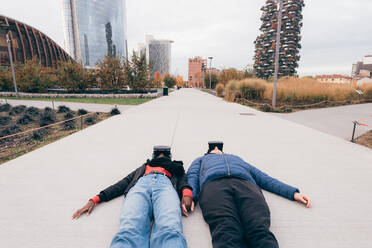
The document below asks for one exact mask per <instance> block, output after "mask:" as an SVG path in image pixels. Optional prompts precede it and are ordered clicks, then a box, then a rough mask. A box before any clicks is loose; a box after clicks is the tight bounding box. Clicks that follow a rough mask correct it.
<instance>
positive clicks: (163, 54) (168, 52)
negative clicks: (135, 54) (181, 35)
mask: <svg viewBox="0 0 372 248" xmlns="http://www.w3.org/2000/svg"><path fill="white" fill-rule="evenodd" d="M172 43H173V41H171V40H156V39H155V38H154V37H153V36H152V35H147V36H146V48H143V46H142V48H141V53H143V52H146V61H147V63H148V64H150V65H151V66H152V73H151V75H152V76H154V75H155V73H156V72H157V71H159V72H160V73H161V74H162V75H164V74H166V73H168V74H169V73H171V64H172Z"/></svg>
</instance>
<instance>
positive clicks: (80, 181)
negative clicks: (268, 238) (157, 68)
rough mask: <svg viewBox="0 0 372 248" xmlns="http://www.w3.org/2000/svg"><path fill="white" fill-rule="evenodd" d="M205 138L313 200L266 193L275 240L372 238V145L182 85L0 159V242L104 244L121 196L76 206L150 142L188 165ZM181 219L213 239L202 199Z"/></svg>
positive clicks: (190, 232)
mask: <svg viewBox="0 0 372 248" xmlns="http://www.w3.org/2000/svg"><path fill="white" fill-rule="evenodd" d="M209 140H223V141H224V142H225V147H224V150H225V152H226V153H234V154H237V155H240V156H241V157H242V158H243V159H245V160H246V161H247V162H250V163H251V164H253V165H255V166H256V167H258V168H259V169H261V170H263V171H265V172H267V173H268V174H270V175H271V176H273V177H276V178H278V179H281V180H282V181H284V182H286V183H288V184H290V185H293V186H296V187H298V188H299V189H300V190H301V192H303V193H305V194H307V195H308V196H309V197H310V198H311V200H312V203H313V206H312V208H310V209H306V208H305V207H303V206H302V205H300V204H298V203H296V202H292V201H289V200H286V199H284V198H281V197H279V196H276V195H273V194H271V193H268V192H266V191H264V195H265V198H266V200H267V202H268V204H269V206H270V209H271V216H272V228H271V230H272V231H273V232H274V234H275V235H276V237H277V239H278V241H279V244H280V246H281V247H285V248H299V247H301V248H313V247H319V248H350V247H358V248H368V247H370V246H371V242H372V235H371V234H372V232H371V227H372V211H371V205H372V199H371V197H370V195H371V192H370V190H371V188H372V181H371V178H372V151H371V150H370V149H368V148H365V147H363V146H360V145H357V144H353V143H351V142H347V141H345V140H342V139H340V138H338V137H334V136H331V135H329V134H325V133H322V132H320V131H317V130H315V129H311V128H308V127H305V126H303V125H300V124H296V123H294V122H290V121H287V120H284V119H281V118H278V117H277V116H274V115H271V114H268V113H262V112H259V111H256V110H254V109H252V108H249V107H246V106H242V105H239V104H235V103H228V102H224V101H223V100H221V99H220V98H216V97H214V96H212V95H210V94H207V93H204V92H200V91H197V90H194V89H182V90H179V91H175V92H174V93H172V94H171V95H170V96H168V97H161V98H158V99H155V100H152V101H150V102H147V103H144V104H142V105H139V106H134V107H131V108H129V109H127V110H125V111H123V112H122V114H121V115H118V116H114V117H112V118H109V119H108V120H105V121H103V122H100V123H98V124H96V125H94V126H92V127H89V128H87V129H84V130H82V131H80V132H78V133H75V134H73V135H71V136H68V137H66V138H64V139H62V140H59V141H57V142H55V143H52V144H50V145H47V146H45V147H43V148H40V149H38V150H36V151H33V152H31V153H29V154H26V155H24V156H22V157H19V158H17V159H14V160H12V161H10V162H8V163H6V164H4V165H0V196H1V200H0V210H1V211H0V223H1V224H0V247H7V248H18V247H27V248H51V247H53V248H66V247H76V248H85V247H87V248H88V247H89V248H92V247H97V248H102V247H108V246H109V243H110V242H111V239H112V237H113V235H114V234H115V233H116V232H117V231H118V227H119V213H120V208H121V205H122V201H123V197H119V198H117V199H115V200H112V201H111V202H108V203H103V204H99V205H98V206H97V207H96V209H95V210H94V211H93V213H92V214H91V215H90V216H89V217H87V216H82V217H81V218H80V219H78V220H72V219H71V216H72V214H73V212H74V211H75V210H76V209H78V208H80V207H82V206H83V205H84V204H85V203H86V202H87V200H88V199H89V198H90V197H92V196H94V195H95V194H97V193H99V191H100V190H102V189H104V188H106V187H107V186H109V185H111V184H113V183H116V182H117V181H118V180H120V179H122V178H123V177H124V176H126V175H127V174H128V173H130V172H131V171H133V170H134V169H136V168H137V167H139V166H140V165H141V164H142V163H143V162H145V160H146V158H149V157H150V156H151V153H152V147H153V146H154V145H158V144H161V145H170V146H172V149H173V158H174V159H177V160H183V161H184V164H185V167H186V168H188V167H189V165H190V164H191V162H192V161H193V159H195V158H196V157H198V156H201V155H203V154H204V153H205V152H206V150H207V142H208V141H209ZM183 223H184V232H185V235H186V238H187V242H188V247H190V248H200V247H203V248H208V247H212V246H211V239H210V234H209V230H208V226H207V225H206V224H205V222H204V220H203V218H202V215H201V211H200V209H199V207H197V209H196V211H195V212H194V213H193V214H192V215H191V216H190V217H188V218H185V217H184V219H183Z"/></svg>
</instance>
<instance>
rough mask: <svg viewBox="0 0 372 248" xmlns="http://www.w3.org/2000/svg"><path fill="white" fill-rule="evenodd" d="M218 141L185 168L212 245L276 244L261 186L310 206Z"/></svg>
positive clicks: (251, 247)
mask: <svg viewBox="0 0 372 248" xmlns="http://www.w3.org/2000/svg"><path fill="white" fill-rule="evenodd" d="M222 148H223V143H222V142H213V141H211V142H209V149H208V152H207V154H205V155H204V156H202V157H199V158H197V159H195V160H194V161H193V162H192V164H191V166H190V168H189V169H188V171H187V178H188V183H189V185H190V186H191V187H192V189H193V199H194V200H195V201H196V200H198V201H199V204H200V208H201V210H202V213H203V217H204V220H205V221H206V222H207V223H208V225H209V229H210V232H211V236H212V243H213V247H214V248H226V247H229V248H277V247H279V245H278V242H277V240H276V238H275V236H274V234H273V233H272V232H271V231H270V230H269V228H270V210H269V207H268V205H267V203H266V201H265V198H264V196H263V194H262V191H261V188H262V189H265V190H267V191H270V192H272V193H274V194H277V195H280V196H282V197H285V198H287V199H289V200H292V201H298V202H300V203H303V204H305V205H306V207H310V199H309V198H308V197H307V196H306V195H303V194H300V192H299V190H298V189H297V188H294V187H292V186H289V185H287V184H285V183H283V182H281V181H279V180H277V179H275V178H272V177H270V176H269V175H267V174H265V173H264V172H262V171H260V170H259V169H257V168H256V167H254V166H252V165H251V164H249V163H247V162H245V161H244V160H243V159H241V158H240V157H238V156H235V155H232V154H225V153H223V152H222Z"/></svg>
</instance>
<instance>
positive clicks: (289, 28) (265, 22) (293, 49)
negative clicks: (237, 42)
mask: <svg viewBox="0 0 372 248" xmlns="http://www.w3.org/2000/svg"><path fill="white" fill-rule="evenodd" d="M282 1H283V10H282V14H283V17H282V25H281V32H280V35H281V38H280V51H279V73H278V77H283V76H293V75H295V74H296V73H297V67H298V61H299V60H300V55H299V50H300V49H301V45H300V41H301V35H300V34H301V27H302V8H303V7H304V6H305V4H304V1H303V0H282ZM278 9H279V1H276V0H267V1H266V3H265V5H264V6H263V7H262V8H261V10H262V11H263V14H262V16H261V21H262V25H261V28H260V31H261V32H262V33H261V35H259V36H258V37H257V39H256V41H255V42H254V43H255V47H256V50H255V57H254V69H255V71H256V76H257V77H259V78H264V79H268V78H270V77H273V76H274V66H275V50H276V33H277V26H278V23H277V21H278V20H277V19H278V11H279V10H278Z"/></svg>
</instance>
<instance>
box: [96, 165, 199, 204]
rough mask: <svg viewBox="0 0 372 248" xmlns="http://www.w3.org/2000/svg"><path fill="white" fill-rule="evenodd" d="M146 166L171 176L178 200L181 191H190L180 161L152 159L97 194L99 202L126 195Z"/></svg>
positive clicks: (143, 172)
mask: <svg viewBox="0 0 372 248" xmlns="http://www.w3.org/2000/svg"><path fill="white" fill-rule="evenodd" d="M146 165H149V166H153V167H158V166H160V167H163V168H165V169H166V170H168V171H169V172H170V173H171V174H172V178H171V181H172V184H173V187H174V188H175V189H176V191H177V193H178V196H179V197H180V199H181V198H182V191H183V189H185V188H188V189H191V190H192V188H191V187H190V185H188V184H187V177H186V174H185V169H184V168H183V163H182V161H171V160H169V159H166V160H164V159H160V160H159V159H153V160H147V162H146V163H145V164H143V165H142V166H141V167H139V168H138V169H136V170H135V171H133V172H132V173H130V174H129V175H128V176H126V177H125V178H123V179H122V180H120V181H119V182H117V183H116V184H114V185H111V186H110V187H108V188H106V189H105V190H102V191H101V192H100V193H99V195H98V196H99V198H100V201H101V202H107V201H110V200H112V199H114V198H116V197H119V196H122V195H124V196H125V195H127V193H128V192H129V190H130V189H131V188H132V187H133V186H134V185H135V184H136V183H137V181H138V179H140V177H142V176H143V175H144V174H145V169H146Z"/></svg>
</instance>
